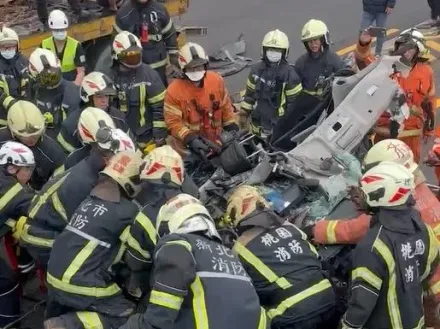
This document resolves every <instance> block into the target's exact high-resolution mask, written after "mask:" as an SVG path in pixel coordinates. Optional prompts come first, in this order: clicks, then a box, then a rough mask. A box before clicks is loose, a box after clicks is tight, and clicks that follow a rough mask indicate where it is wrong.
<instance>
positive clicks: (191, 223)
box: [121, 194, 267, 329]
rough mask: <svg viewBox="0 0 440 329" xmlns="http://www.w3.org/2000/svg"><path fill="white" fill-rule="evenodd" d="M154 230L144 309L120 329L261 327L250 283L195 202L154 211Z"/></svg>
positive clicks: (182, 197) (184, 200)
mask: <svg viewBox="0 0 440 329" xmlns="http://www.w3.org/2000/svg"><path fill="white" fill-rule="evenodd" d="M156 230H157V232H158V234H159V236H160V237H161V239H160V240H159V242H158V244H157V246H156V249H155V250H154V270H153V274H152V276H153V277H152V281H151V282H153V286H152V291H151V294H150V301H149V305H148V307H147V310H146V312H145V313H144V314H135V315H133V316H131V317H130V319H129V320H128V322H127V323H126V324H125V325H123V326H122V328H121V329H141V328H156V329H162V328H198V329H202V328H208V324H209V327H210V328H214V329H215V328H230V329H235V328H237V329H238V328H240V329H251V328H252V329H254V328H266V322H267V321H266V313H265V311H264V310H263V309H261V307H260V303H259V300H258V296H257V294H256V292H255V288H254V287H253V285H252V283H251V279H250V278H249V276H248V275H247V273H246V271H245V270H244V268H243V266H242V264H241V263H240V261H239V260H238V258H237V257H235V256H234V255H233V254H232V252H231V250H229V249H228V248H226V247H225V246H223V245H222V244H221V239H220V236H219V234H218V232H217V230H216V228H215V225H214V222H213V220H212V218H211V216H210V214H209V212H208V210H207V209H206V208H205V207H204V206H203V205H202V203H201V202H200V201H199V200H197V199H196V198H194V197H192V196H190V195H188V194H179V195H177V196H175V197H174V198H172V199H170V200H169V201H168V202H167V203H166V204H165V205H164V206H162V208H161V209H160V211H159V215H158V218H157V222H156ZM165 235H166V236H165ZM225 314H227V316H225Z"/></svg>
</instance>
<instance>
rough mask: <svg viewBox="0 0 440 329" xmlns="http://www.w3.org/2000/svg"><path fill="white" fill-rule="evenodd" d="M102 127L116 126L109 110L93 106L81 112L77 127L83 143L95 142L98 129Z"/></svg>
mask: <svg viewBox="0 0 440 329" xmlns="http://www.w3.org/2000/svg"><path fill="white" fill-rule="evenodd" d="M102 127H109V128H115V123H114V122H113V120H112V118H111V117H110V115H108V113H107V112H105V111H104V110H101V109H98V108H96V107H91V106H89V107H87V108H85V109H84V110H83V111H82V112H81V115H80V117H79V120H78V125H77V129H78V133H79V136H80V138H81V141H82V142H83V144H89V143H95V142H96V141H97V139H96V134H97V132H98V129H99V128H102Z"/></svg>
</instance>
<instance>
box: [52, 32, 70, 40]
mask: <svg viewBox="0 0 440 329" xmlns="http://www.w3.org/2000/svg"><path fill="white" fill-rule="evenodd" d="M52 36H53V38H54V39H55V40H65V39H66V38H67V31H52Z"/></svg>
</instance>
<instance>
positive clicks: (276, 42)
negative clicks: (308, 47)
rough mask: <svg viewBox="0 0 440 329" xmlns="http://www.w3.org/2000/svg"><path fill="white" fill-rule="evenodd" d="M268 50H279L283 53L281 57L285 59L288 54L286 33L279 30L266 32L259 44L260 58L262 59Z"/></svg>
mask: <svg viewBox="0 0 440 329" xmlns="http://www.w3.org/2000/svg"><path fill="white" fill-rule="evenodd" d="M268 48H275V49H280V50H282V51H283V55H284V56H285V57H287V54H288V53H289V38H288V37H287V35H286V33H284V32H282V31H280V30H273V31H270V32H268V33H267V34H266V35H265V36H264V38H263V42H262V44H261V56H262V57H264V55H265V53H266V51H267V49H268Z"/></svg>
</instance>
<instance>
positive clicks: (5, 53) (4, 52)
mask: <svg viewBox="0 0 440 329" xmlns="http://www.w3.org/2000/svg"><path fill="white" fill-rule="evenodd" d="M16 53H17V51H16V50H15V49H8V50H2V51H0V54H1V55H2V57H3V58H4V59H12V58H14V57H15V54H16Z"/></svg>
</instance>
